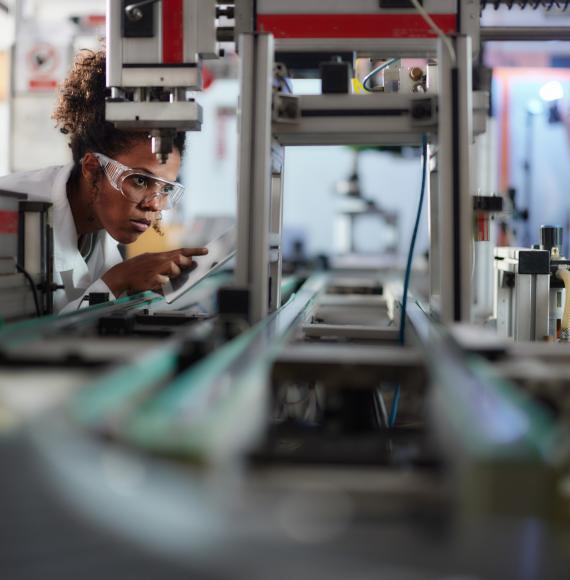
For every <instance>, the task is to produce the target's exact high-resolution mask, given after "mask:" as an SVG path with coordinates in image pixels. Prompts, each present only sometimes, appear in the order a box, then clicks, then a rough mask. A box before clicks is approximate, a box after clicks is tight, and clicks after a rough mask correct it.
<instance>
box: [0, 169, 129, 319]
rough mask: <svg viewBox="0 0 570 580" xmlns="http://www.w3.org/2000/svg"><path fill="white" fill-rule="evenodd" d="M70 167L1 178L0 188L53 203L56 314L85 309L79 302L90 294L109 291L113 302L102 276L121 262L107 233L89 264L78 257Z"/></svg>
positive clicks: (98, 240)
mask: <svg viewBox="0 0 570 580" xmlns="http://www.w3.org/2000/svg"><path fill="white" fill-rule="evenodd" d="M72 168H73V164H71V163H70V164H68V165H64V166H57V167H47V168H46V169H39V170H37V171H25V172H21V173H13V174H12V175H7V176H6V177H2V178H0V189H4V190H7V191H15V192H18V193H25V194H27V195H28V199H29V200H30V201H44V202H49V203H52V204H53V207H52V212H53V213H52V216H53V231H54V268H53V269H54V282H55V283H56V284H61V285H63V286H64V289H63V290H57V291H56V292H55V294H54V308H55V311H56V312H59V313H64V312H71V311H74V310H77V309H78V308H80V307H82V306H87V304H88V303H87V301H82V298H83V297H84V296H85V295H86V294H88V293H89V292H109V298H110V299H111V300H113V299H115V298H116V297H115V296H114V295H113V293H112V292H111V290H110V289H109V287H108V286H107V284H105V282H103V280H101V276H102V275H103V274H104V273H105V272H106V271H107V270H108V269H109V268H111V267H112V266H114V265H115V264H118V263H120V262H121V261H122V257H121V254H120V253H119V250H118V248H117V242H116V241H115V240H114V239H113V238H112V237H111V236H110V235H109V234H107V232H102V233H101V234H100V235H99V236H97V241H96V243H95V246H94V248H93V252H92V253H91V256H90V257H89V261H88V262H86V261H85V260H84V258H83V257H82V256H81V254H80V252H79V250H78V248H77V241H78V236H77V230H76V229H75V222H74V220H73V215H72V213H71V207H70V206H69V201H68V199H67V190H66V185H67V180H68V179H69V176H70V174H71V170H72Z"/></svg>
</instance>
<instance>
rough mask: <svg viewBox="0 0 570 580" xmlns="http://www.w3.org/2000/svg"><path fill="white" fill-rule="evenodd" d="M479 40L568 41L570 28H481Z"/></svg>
mask: <svg viewBox="0 0 570 580" xmlns="http://www.w3.org/2000/svg"><path fill="white" fill-rule="evenodd" d="M481 40H482V41H485V42H488V41H492V40H497V41H507V40H510V41H525V40H526V41H533V40H538V41H542V40H570V26H485V27H482V28H481Z"/></svg>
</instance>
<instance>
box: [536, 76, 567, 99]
mask: <svg viewBox="0 0 570 580" xmlns="http://www.w3.org/2000/svg"><path fill="white" fill-rule="evenodd" d="M538 94H539V95H540V98H541V99H542V100H543V101H545V102H547V103H550V102H552V101H559V100H560V99H562V98H564V89H563V88H562V85H561V84H560V83H559V82H558V81H550V82H548V83H546V84H545V85H542V87H540V91H538Z"/></svg>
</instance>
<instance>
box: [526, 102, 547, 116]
mask: <svg viewBox="0 0 570 580" xmlns="http://www.w3.org/2000/svg"><path fill="white" fill-rule="evenodd" d="M526 108H527V111H528V112H529V113H530V114H531V115H541V114H542V113H543V111H544V105H543V104H542V102H541V101H539V100H538V99H532V100H530V101H529V102H528V105H527V106H526Z"/></svg>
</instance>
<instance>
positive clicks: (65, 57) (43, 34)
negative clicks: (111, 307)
mask: <svg viewBox="0 0 570 580" xmlns="http://www.w3.org/2000/svg"><path fill="white" fill-rule="evenodd" d="M69 41H70V38H69V36H68V35H66V34H65V33H64V34H62V31H61V30H59V31H57V30H52V29H51V28H50V29H47V28H46V29H44V28H40V29H38V28H37V26H34V27H33V28H29V29H26V28H25V27H24V30H22V31H21V33H19V34H18V39H17V41H16V63H15V65H16V66H15V69H14V72H15V76H16V83H15V85H16V86H15V89H16V92H17V93H29V92H41V91H54V90H55V89H56V88H57V87H58V85H59V84H60V83H61V82H62V81H63V79H64V78H65V75H66V72H67V68H68V66H69V46H70V44H69Z"/></svg>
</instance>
